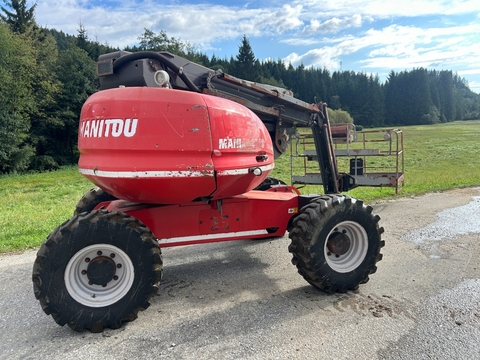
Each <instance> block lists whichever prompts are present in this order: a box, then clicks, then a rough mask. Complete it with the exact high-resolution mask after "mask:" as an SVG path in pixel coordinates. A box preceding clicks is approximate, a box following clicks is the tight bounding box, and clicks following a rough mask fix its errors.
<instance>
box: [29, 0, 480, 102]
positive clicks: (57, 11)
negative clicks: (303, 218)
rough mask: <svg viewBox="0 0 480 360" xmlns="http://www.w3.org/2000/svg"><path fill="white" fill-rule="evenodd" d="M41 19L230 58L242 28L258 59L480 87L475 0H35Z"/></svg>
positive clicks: (479, 15)
mask: <svg viewBox="0 0 480 360" xmlns="http://www.w3.org/2000/svg"><path fill="white" fill-rule="evenodd" d="M36 20H37V23H39V24H40V25H41V26H45V27H49V28H55V29H57V30H63V31H64V32H66V33H69V34H76V30H77V29H78V24H79V23H80V22H81V23H82V24H83V25H84V27H85V28H86V30H87V31H88V35H89V37H90V38H91V39H97V40H98V41H99V42H101V43H108V44H109V45H112V46H118V47H120V48H121V47H124V46H126V45H133V44H136V43H138V40H137V38H138V36H140V35H141V34H142V33H143V30H144V28H149V29H151V30H153V31H155V32H158V31H160V30H164V31H166V32H167V34H168V35H169V36H173V37H175V38H177V39H180V40H185V41H189V42H190V43H192V44H194V45H195V46H196V48H197V49H198V50H200V51H202V52H204V53H206V54H207V55H209V56H211V55H212V54H215V56H217V57H220V58H224V57H226V58H230V56H235V55H236V54H237V53H238V46H239V44H240V39H241V37H242V36H243V35H244V34H245V35H246V36H247V37H248V39H249V40H250V43H251V45H252V48H253V51H254V53H255V56H256V57H257V58H258V59H260V60H262V61H263V60H266V59H269V58H271V59H274V60H277V59H283V60H284V61H285V62H286V63H287V64H288V63H289V62H291V63H292V64H293V65H294V66H297V65H300V64H302V63H303V64H304V65H305V66H315V67H320V68H323V67H326V68H327V69H329V70H331V71H334V70H340V69H341V70H353V71H362V72H366V73H374V74H378V75H379V76H380V78H381V79H382V80H384V79H385V77H386V75H387V74H388V72H389V71H390V70H395V71H402V70H411V69H413V68H418V67H424V68H427V69H439V70H442V69H445V70H453V71H456V72H457V73H458V74H459V75H460V76H462V77H464V78H465V79H467V81H468V83H469V85H470V88H471V89H472V90H473V91H475V92H477V93H480V1H479V0H449V1H444V0H396V1H392V0H323V1H319V0H302V1H299V0H289V1H285V0H263V1H244V0H223V1H222V0H205V1H193V0H191V1H180V0H163V1H158V0H119V1H116V0H96V1H90V0H49V1H42V0H38V5H37V9H36Z"/></svg>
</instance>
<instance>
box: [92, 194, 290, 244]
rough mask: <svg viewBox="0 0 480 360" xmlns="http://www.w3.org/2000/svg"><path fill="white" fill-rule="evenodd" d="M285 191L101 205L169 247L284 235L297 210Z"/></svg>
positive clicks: (119, 202)
mask: <svg viewBox="0 0 480 360" xmlns="http://www.w3.org/2000/svg"><path fill="white" fill-rule="evenodd" d="M284 190H285V191H250V192H247V193H245V194H243V195H238V196H234V197H231V198H227V199H223V200H222V201H219V202H216V201H213V202H211V203H210V204H206V203H203V202H194V203H188V204H183V205H178V204H177V205H164V206H152V205H150V206H149V205H141V204H132V203H126V202H125V201H121V200H119V201H114V202H111V203H109V204H103V205H106V207H105V208H106V209H107V210H109V211H122V212H124V213H126V214H128V215H131V216H134V217H136V218H137V219H139V220H140V221H142V222H143V223H144V224H145V225H146V226H147V227H148V228H149V229H150V230H151V231H152V232H153V233H154V235H155V236H156V237H157V238H158V239H159V241H160V246H161V247H168V246H180V245H189V244H200V243H207V242H217V241H225V240H240V239H255V238H268V237H274V236H283V235H284V234H285V231H286V230H287V225H288V223H289V221H290V219H291V218H292V217H293V216H295V215H296V214H297V212H298V195H297V194H296V193H292V192H290V191H287V190H288V189H284ZM220 203H221V204H220ZM103 205H102V204H100V205H99V207H102V206H103ZM267 229H268V231H267ZM187 237H191V238H187ZM182 238H183V239H182Z"/></svg>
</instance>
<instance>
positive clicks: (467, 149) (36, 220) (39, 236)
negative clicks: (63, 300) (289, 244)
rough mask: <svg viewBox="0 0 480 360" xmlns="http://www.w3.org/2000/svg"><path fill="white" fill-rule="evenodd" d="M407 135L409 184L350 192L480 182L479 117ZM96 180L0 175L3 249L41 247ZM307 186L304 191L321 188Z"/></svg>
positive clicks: (282, 169) (369, 196)
mask: <svg viewBox="0 0 480 360" xmlns="http://www.w3.org/2000/svg"><path fill="white" fill-rule="evenodd" d="M402 130H403V132H404V135H405V167H406V170H405V183H406V184H405V188H404V189H403V191H402V192H401V193H400V194H398V195H395V192H394V190H393V189H391V188H358V189H354V190H352V191H350V193H349V194H350V195H352V196H355V197H357V198H361V199H364V200H366V201H372V200H375V199H379V198H386V197H388V198H394V197H401V196H410V195H414V194H415V195H416V194H423V193H426V192H432V191H442V190H448V189H452V188H458V187H467V186H480V156H479V155H480V120H477V121H465V122H453V123H448V124H439V125H431V126H410V127H402ZM272 176H274V177H278V178H281V179H283V180H285V181H287V182H289V181H290V165H289V157H288V156H283V157H281V158H280V159H279V160H278V161H277V163H276V169H275V170H274V173H273V174H272ZM91 187H92V185H91V184H90V183H89V182H88V181H87V180H85V179H84V178H83V177H82V176H81V175H79V174H78V172H77V170H76V168H75V167H69V168H64V169H61V170H59V171H55V172H48V173H42V174H28V175H9V176H0V209H1V210H0V214H1V216H0V252H9V251H18V250H24V249H28V248H35V247H38V246H39V245H40V244H41V243H42V241H43V240H44V239H45V238H46V236H47V235H48V234H49V233H50V232H51V231H52V230H53V229H54V228H55V227H56V226H58V225H59V224H61V223H63V222H64V221H65V220H67V219H69V218H70V217H71V216H72V214H73V209H74V208H75V205H76V204H77V202H78V200H79V199H80V198H81V197H82V195H83V194H84V193H85V192H86V191H87V190H89V189H90V188H91ZM321 191H322V188H321V187H314V186H308V187H306V188H304V189H302V193H320V192H321Z"/></svg>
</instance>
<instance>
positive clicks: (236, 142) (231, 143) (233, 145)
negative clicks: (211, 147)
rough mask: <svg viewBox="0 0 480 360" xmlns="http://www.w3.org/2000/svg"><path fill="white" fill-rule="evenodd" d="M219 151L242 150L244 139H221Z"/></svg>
mask: <svg viewBox="0 0 480 360" xmlns="http://www.w3.org/2000/svg"><path fill="white" fill-rule="evenodd" d="M218 148H219V149H241V148H242V139H238V138H237V139H228V138H227V139H219V141H218Z"/></svg>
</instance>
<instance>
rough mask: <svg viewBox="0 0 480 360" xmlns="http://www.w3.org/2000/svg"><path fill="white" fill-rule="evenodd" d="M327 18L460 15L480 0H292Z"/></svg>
mask: <svg viewBox="0 0 480 360" xmlns="http://www.w3.org/2000/svg"><path fill="white" fill-rule="evenodd" d="M291 4H293V5H295V4H301V5H302V6H303V7H304V8H306V9H309V11H310V12H311V13H315V14H322V15H323V17H324V18H329V17H339V16H352V15H354V14H363V15H369V16H372V17H374V18H391V17H399V16H403V17H415V16H423V15H457V14H467V13H470V14H471V13H475V12H480V2H479V1H478V0H451V1H445V0H402V1H393V0H323V1H318V0H293V1H292V2H291Z"/></svg>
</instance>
